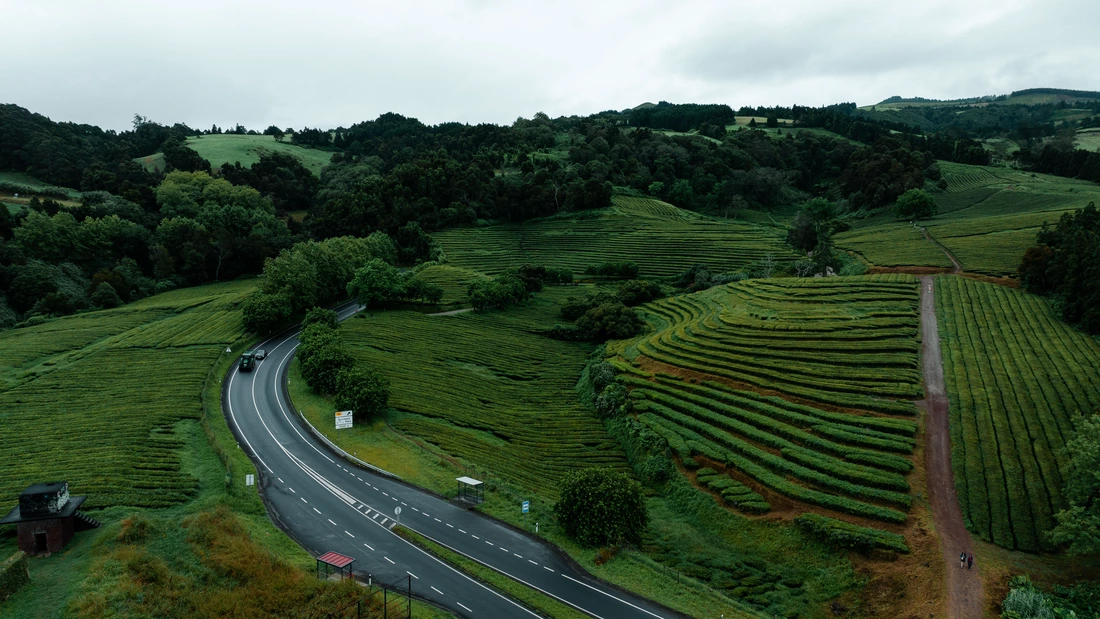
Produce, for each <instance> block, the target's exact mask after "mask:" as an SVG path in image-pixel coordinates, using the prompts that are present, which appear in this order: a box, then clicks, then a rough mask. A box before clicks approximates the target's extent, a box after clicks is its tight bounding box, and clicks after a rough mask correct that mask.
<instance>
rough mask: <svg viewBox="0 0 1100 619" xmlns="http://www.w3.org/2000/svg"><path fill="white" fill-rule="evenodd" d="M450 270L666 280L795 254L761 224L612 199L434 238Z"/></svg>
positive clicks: (645, 201) (648, 202)
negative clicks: (606, 265) (615, 264)
mask: <svg viewBox="0 0 1100 619" xmlns="http://www.w3.org/2000/svg"><path fill="white" fill-rule="evenodd" d="M433 237H434V238H435V239H436V241H438V242H439V244H440V245H441V246H442V247H443V250H444V252H445V253H446V255H447V259H448V264H450V265H452V266H457V267H463V268H466V269H470V270H473V271H479V272H482V273H489V274H495V273H499V272H500V271H503V270H504V269H506V268H508V267H512V266H518V265H521V264H523V263H525V262H527V263H531V264H541V265H545V266H553V267H566V268H569V269H572V271H573V273H574V274H575V275H578V276H579V275H582V274H583V273H584V270H585V268H586V267H588V266H589V265H593V264H599V263H603V262H608V261H622V260H630V261H633V262H636V263H637V264H638V265H639V267H640V269H639V276H640V277H642V278H646V277H667V276H670V275H675V274H678V273H680V272H682V271H684V270H686V269H688V268H690V267H692V266H694V265H696V264H700V263H702V264H706V265H708V266H709V267H710V269H711V270H712V271H713V272H726V271H734V270H737V269H740V268H743V267H746V266H748V265H750V264H752V263H753V262H756V261H757V260H760V259H761V258H763V257H764V256H767V255H771V256H773V257H774V258H775V260H776V261H778V262H786V261H793V260H796V259H797V258H798V256H797V254H796V253H795V252H794V251H793V250H792V249H791V248H790V247H789V246H788V245H787V244H786V243H785V242H784V240H783V233H781V232H779V231H778V230H776V229H774V228H772V227H768V226H762V225H758V224H753V223H748V222H744V221H735V220H719V219H714V218H709V217H705V216H702V215H699V214H697V213H693V212H690V211H685V210H682V209H678V208H676V207H674V206H672V205H670V204H667V203H665V202H661V201H659V200H653V199H649V198H636V197H630V196H614V197H613V198H612V207H611V208H607V209H602V210H598V211H586V212H582V213H562V214H560V215H555V216H551V217H545V218H542V219H536V220H532V221H528V222H526V223H524V224H497V225H492V226H485V227H478V228H453V229H450V230H444V231H441V232H437V233H435V234H434V235H433Z"/></svg>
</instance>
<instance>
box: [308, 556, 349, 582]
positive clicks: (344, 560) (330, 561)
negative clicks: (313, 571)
mask: <svg viewBox="0 0 1100 619" xmlns="http://www.w3.org/2000/svg"><path fill="white" fill-rule="evenodd" d="M353 563H355V559H352V558H351V557H349V556H347V555H342V554H340V553H338V552H326V553H325V554H323V555H321V556H319V557H317V577H318V578H328V577H329V575H331V574H333V571H332V569H331V568H336V573H338V574H340V578H347V577H349V576H351V570H352V564H353ZM322 567H323V568H324V573H323V574H322V571H321V568H322Z"/></svg>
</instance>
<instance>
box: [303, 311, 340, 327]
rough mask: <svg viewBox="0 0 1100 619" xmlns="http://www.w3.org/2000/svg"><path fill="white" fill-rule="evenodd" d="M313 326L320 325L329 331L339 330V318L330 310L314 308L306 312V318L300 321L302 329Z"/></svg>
mask: <svg viewBox="0 0 1100 619" xmlns="http://www.w3.org/2000/svg"><path fill="white" fill-rule="evenodd" d="M313 324H321V325H324V326H326V327H328V328H330V329H339V328H340V317H339V316H338V315H337V314H336V312H334V311H332V310H330V309H325V308H323V307H315V308H313V309H311V310H309V311H308V312H306V317H305V318H303V319H302V328H303V329H305V328H306V327H308V326H310V325H313Z"/></svg>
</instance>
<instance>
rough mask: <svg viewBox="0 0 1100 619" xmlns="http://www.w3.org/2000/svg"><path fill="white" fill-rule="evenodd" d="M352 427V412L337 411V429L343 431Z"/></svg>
mask: <svg viewBox="0 0 1100 619" xmlns="http://www.w3.org/2000/svg"><path fill="white" fill-rule="evenodd" d="M350 427H352V426H351V411H336V429H337V430H342V429H344V428H350Z"/></svg>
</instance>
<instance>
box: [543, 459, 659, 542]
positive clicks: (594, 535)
mask: <svg viewBox="0 0 1100 619" xmlns="http://www.w3.org/2000/svg"><path fill="white" fill-rule="evenodd" d="M554 514H555V515H557V517H558V521H559V522H560V523H561V525H562V528H564V529H565V533H566V535H568V536H569V537H571V538H573V539H575V540H577V541H578V542H579V543H581V544H583V545H585V546H606V545H609V544H619V543H623V542H630V543H634V544H637V543H640V542H641V539H642V534H643V533H644V532H645V529H646V526H647V525H648V522H649V515H648V513H647V512H646V505H645V499H644V498H643V496H642V486H641V484H639V483H638V482H637V481H635V480H633V479H631V478H630V477H627V475H626V474H624V473H619V472H616V471H612V470H610V469H583V470H580V471H574V472H572V473H570V474H568V475H567V476H566V477H565V479H564V480H563V481H562V483H561V494H560V498H559V499H558V502H557V503H556V504H555V505H554Z"/></svg>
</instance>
